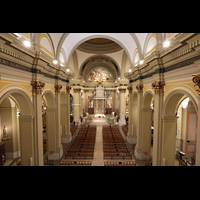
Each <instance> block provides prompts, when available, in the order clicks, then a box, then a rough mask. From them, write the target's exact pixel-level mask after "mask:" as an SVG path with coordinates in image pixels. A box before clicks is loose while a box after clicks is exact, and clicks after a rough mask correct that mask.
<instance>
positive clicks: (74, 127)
mask: <svg viewBox="0 0 200 200" xmlns="http://www.w3.org/2000/svg"><path fill="white" fill-rule="evenodd" d="M77 129H78V126H75V125H72V126H70V132H71V134H72V136H73V135H74V133H75V132H76V130H77Z"/></svg>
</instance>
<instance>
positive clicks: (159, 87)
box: [151, 81, 165, 95]
mask: <svg viewBox="0 0 200 200" xmlns="http://www.w3.org/2000/svg"><path fill="white" fill-rule="evenodd" d="M151 86H152V89H153V90H154V94H161V95H163V94H164V86H165V81H155V82H153V83H152V84H151Z"/></svg>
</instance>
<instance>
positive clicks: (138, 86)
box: [136, 85, 143, 94]
mask: <svg viewBox="0 0 200 200" xmlns="http://www.w3.org/2000/svg"><path fill="white" fill-rule="evenodd" d="M136 90H137V91H138V94H142V93H143V85H136Z"/></svg>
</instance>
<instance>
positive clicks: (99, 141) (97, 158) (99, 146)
mask: <svg viewBox="0 0 200 200" xmlns="http://www.w3.org/2000/svg"><path fill="white" fill-rule="evenodd" d="M92 166H104V159H103V136H102V125H97V131H96V142H95V147H94V157H93V161H92Z"/></svg>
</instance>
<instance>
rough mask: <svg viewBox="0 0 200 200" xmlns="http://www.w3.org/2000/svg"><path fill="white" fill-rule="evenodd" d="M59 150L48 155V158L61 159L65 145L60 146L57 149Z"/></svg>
mask: <svg viewBox="0 0 200 200" xmlns="http://www.w3.org/2000/svg"><path fill="white" fill-rule="evenodd" d="M57 151H58V152H55V153H52V154H49V155H48V160H59V159H60V158H61V157H62V156H63V147H62V146H60V147H59V148H58V150H57Z"/></svg>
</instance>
